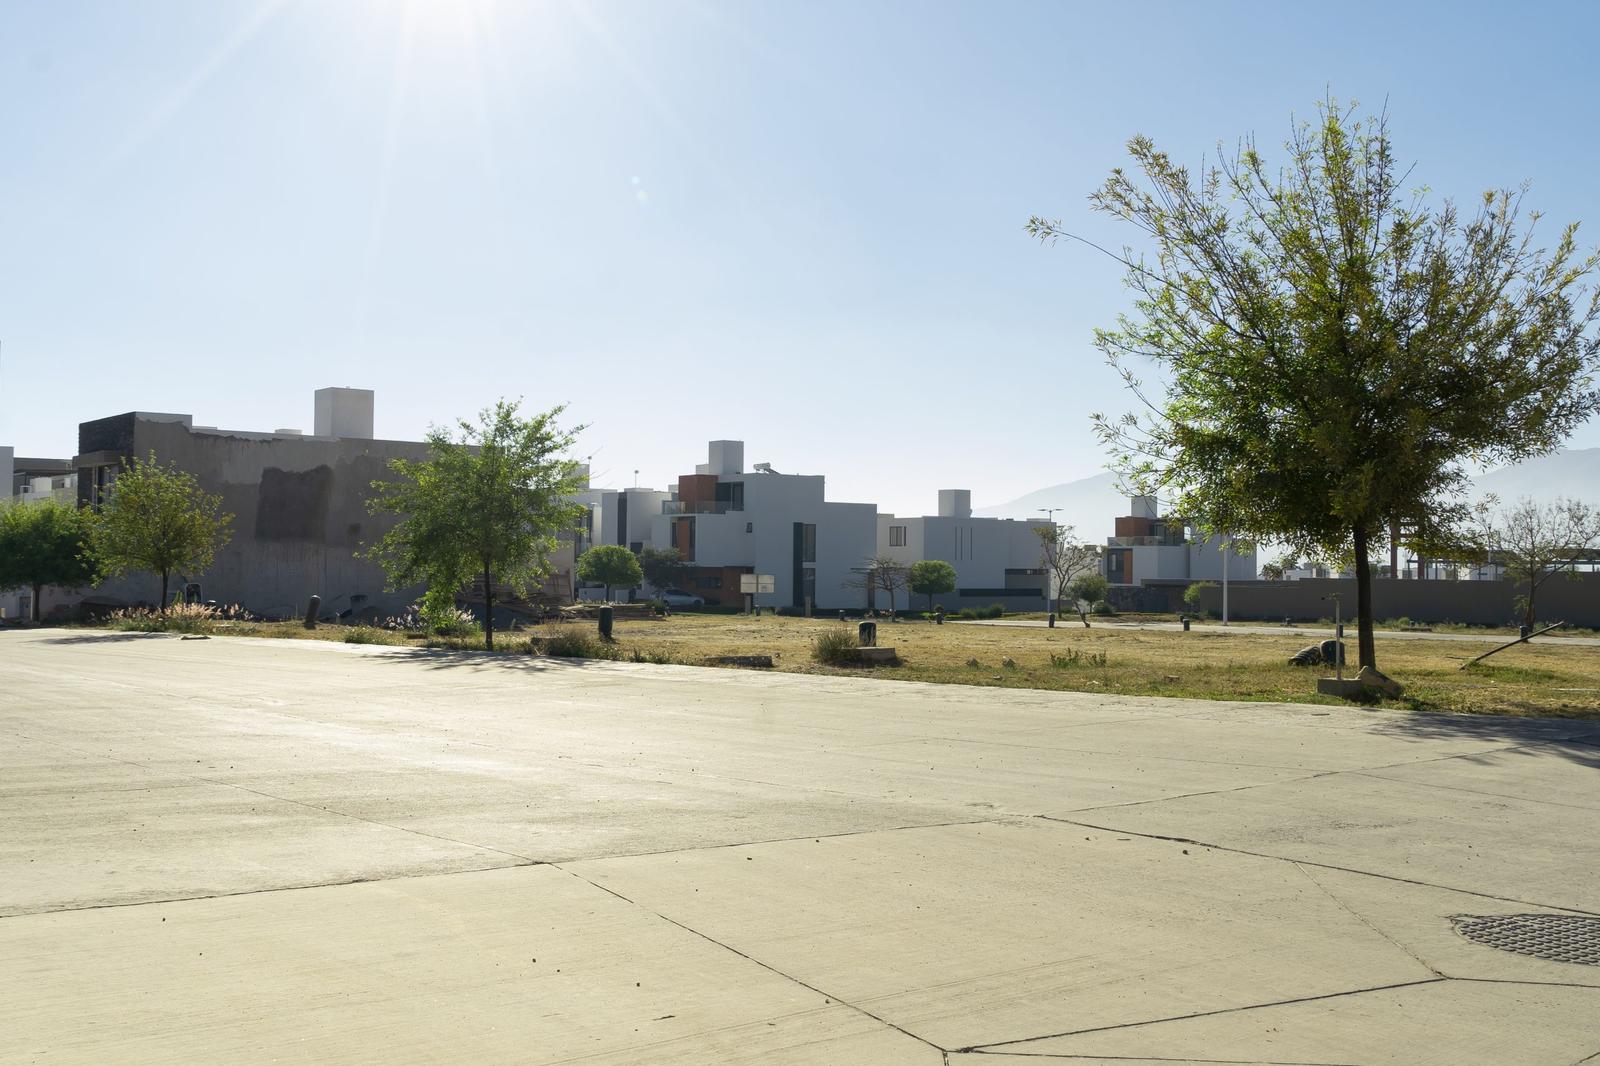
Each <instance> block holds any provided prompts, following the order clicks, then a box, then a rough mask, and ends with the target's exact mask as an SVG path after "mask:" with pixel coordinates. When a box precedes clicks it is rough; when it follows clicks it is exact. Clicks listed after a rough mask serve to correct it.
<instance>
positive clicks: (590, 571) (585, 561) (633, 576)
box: [578, 544, 644, 600]
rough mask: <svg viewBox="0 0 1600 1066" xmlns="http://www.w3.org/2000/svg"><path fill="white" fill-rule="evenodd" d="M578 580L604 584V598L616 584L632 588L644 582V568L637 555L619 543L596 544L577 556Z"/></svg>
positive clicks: (609, 594) (608, 595)
mask: <svg viewBox="0 0 1600 1066" xmlns="http://www.w3.org/2000/svg"><path fill="white" fill-rule="evenodd" d="M578 580H579V581H582V582H583V583H585V584H588V585H604V586H605V587H606V599H608V600H609V599H610V598H611V589H612V588H613V587H614V586H616V585H621V586H622V587H623V588H634V587H636V586H638V585H642V584H644V569H643V568H642V567H640V565H639V558H638V556H636V555H634V554H633V552H631V551H629V550H628V549H627V548H624V547H623V546H622V545H620V544H598V545H596V546H595V547H593V548H590V549H589V550H588V551H586V552H584V553H583V554H582V555H580V556H579V557H578Z"/></svg>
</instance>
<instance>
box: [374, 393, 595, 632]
mask: <svg viewBox="0 0 1600 1066" xmlns="http://www.w3.org/2000/svg"><path fill="white" fill-rule="evenodd" d="M520 406H521V405H520V404H519V403H512V402H507V401H505V400H501V401H499V402H497V403H496V404H495V405H494V406H493V407H491V408H487V409H485V410H483V411H481V412H479V415H478V421H477V422H469V421H467V420H466V419H460V420H458V421H457V423H456V426H455V429H454V431H452V430H451V429H450V428H448V427H443V426H435V427H433V428H431V429H429V431H428V435H427V438H426V440H427V445H428V457H427V458H426V459H420V460H412V459H391V460H390V461H389V469H390V470H391V471H392V472H393V473H394V475H395V478H394V479H393V480H389V481H383V480H380V481H374V482H373V483H372V488H373V493H374V495H373V496H372V498H371V499H370V500H368V502H367V506H368V509H369V510H370V511H371V512H372V513H373V514H394V515H399V516H400V520H399V522H398V523H396V525H395V526H394V528H392V529H391V530H389V532H387V533H385V534H384V535H383V536H382V537H381V538H380V539H379V540H378V541H377V542H376V543H374V544H372V545H371V546H370V547H369V548H368V549H367V552H366V555H367V557H368V558H371V559H374V560H376V561H377V562H379V563H380V564H381V565H382V566H383V568H384V570H385V572H386V573H387V574H388V577H389V583H390V587H391V588H396V589H399V588H407V587H409V586H412V585H416V584H426V585H428V586H429V587H430V588H448V589H451V590H452V591H453V590H455V589H459V588H460V587H461V586H462V585H464V584H466V583H467V582H468V581H470V580H473V579H480V578H481V579H482V581H483V587H484V626H483V633H484V644H485V646H486V647H489V648H493V647H494V603H495V585H496V582H499V583H502V584H504V585H506V586H508V587H509V588H510V589H511V590H512V591H513V592H515V593H516V594H517V595H524V596H525V595H527V594H528V592H529V590H530V589H531V588H532V587H533V586H535V585H537V584H538V583H539V582H540V581H542V580H543V579H544V578H545V576H546V575H548V574H549V572H550V556H551V554H552V553H553V552H554V551H555V550H556V546H557V543H558V541H559V539H560V537H561V536H563V535H564V534H567V533H569V532H571V531H572V530H574V529H576V527H577V524H578V522H579V520H580V519H581V518H582V516H583V510H584V509H583V505H582V504H579V503H575V502H573V500H572V496H573V494H574V493H576V492H578V491H579V490H580V489H581V488H582V484H581V482H580V478H579V469H578V463H577V462H575V461H573V460H572V459H569V458H566V453H567V451H568V450H569V449H570V448H571V447H572V444H573V441H574V439H575V436H576V432H577V431H576V430H566V429H563V428H561V426H560V425H559V424H558V421H557V420H558V419H559V417H560V415H561V413H562V411H563V410H564V408H562V407H554V408H552V409H550V410H549V411H545V412H543V413H541V414H537V415H534V416H533V417H531V418H523V417H521V416H520V415H519V413H518V412H519V408H520Z"/></svg>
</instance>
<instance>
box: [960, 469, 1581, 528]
mask: <svg viewBox="0 0 1600 1066" xmlns="http://www.w3.org/2000/svg"><path fill="white" fill-rule="evenodd" d="M1489 493H1493V494H1494V495H1496V496H1498V497H1499V498H1500V503H1501V505H1502V506H1505V505H1508V504H1511V503H1514V502H1516V501H1517V500H1518V499H1520V498H1521V497H1523V496H1530V497H1532V498H1533V499H1535V500H1540V501H1545V500H1551V499H1554V498H1555V497H1557V496H1565V497H1568V498H1576V499H1580V500H1583V501H1584V502H1586V503H1589V504H1593V505H1595V506H1600V448H1577V449H1573V450H1571V451H1563V452H1556V453H1554V454H1552V455H1546V456H1541V457H1539V458H1537V459H1529V460H1528V461H1527V462H1525V463H1517V464H1515V465H1513V466H1506V467H1501V468H1500V469H1498V470H1491V471H1489V472H1488V473H1485V474H1481V475H1479V476H1478V477H1476V478H1473V480H1472V489H1471V490H1470V492H1469V495H1470V497H1471V498H1472V499H1474V500H1478V499H1482V498H1483V497H1484V496H1485V495H1488V494H1489ZM1047 507H1054V508H1058V509H1059V510H1057V512H1056V515H1055V520H1056V521H1057V522H1060V523H1062V524H1064V525H1071V526H1073V527H1075V528H1076V529H1077V531H1078V534H1079V536H1080V537H1082V538H1083V539H1084V540H1085V541H1095V542H1098V541H1103V540H1104V539H1105V538H1106V537H1109V536H1111V534H1112V532H1113V530H1114V528H1115V521H1116V518H1117V516H1118V515H1124V514H1127V513H1128V498H1127V496H1125V495H1124V494H1123V493H1121V492H1119V491H1118V490H1117V476H1116V475H1115V474H1112V473H1109V472H1108V473H1104V474H1096V475H1094V476H1093V477H1086V478H1081V479H1079V480H1077V481H1067V482H1063V483H1062V484H1060V485H1052V486H1050V487H1049V488H1046V489H1040V490H1038V491H1037V492H1030V493H1028V494H1027V495H1026V496H1019V497H1018V498H1017V499H1015V500H1012V501H1011V502H1010V503H1003V504H999V505H998V506H994V507H982V508H977V509H975V510H974V511H973V514H975V515H978V516H980V517H984V518H1043V517H1044V514H1043V513H1042V510H1043V509H1044V508H1047ZM1163 510H1165V507H1163Z"/></svg>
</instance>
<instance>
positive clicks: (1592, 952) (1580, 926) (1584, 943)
mask: <svg viewBox="0 0 1600 1066" xmlns="http://www.w3.org/2000/svg"><path fill="white" fill-rule="evenodd" d="M1450 920H1451V921H1452V922H1454V923H1455V926H1456V932H1458V933H1460V934H1461V935H1462V936H1464V937H1466V938H1467V939H1468V940H1472V941H1475V942H1477V943H1479V944H1487V945H1488V946H1489V947H1491V948H1499V949H1500V950H1501V951H1513V952H1516V953H1517V954H1518V955H1532V956H1533V957H1534V958H1536V959H1549V960H1550V961H1552V962H1576V963H1580V964H1581V965H1584V966H1600V918H1588V917H1585V916H1583V915H1580V914H1458V915H1455V916H1454V917H1452V918H1451V919H1450Z"/></svg>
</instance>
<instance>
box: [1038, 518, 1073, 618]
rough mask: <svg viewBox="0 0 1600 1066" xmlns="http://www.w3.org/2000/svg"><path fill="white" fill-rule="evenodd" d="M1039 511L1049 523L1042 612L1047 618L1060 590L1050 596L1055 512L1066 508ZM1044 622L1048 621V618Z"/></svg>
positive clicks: (1053, 567)
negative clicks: (1049, 536) (1049, 534)
mask: <svg viewBox="0 0 1600 1066" xmlns="http://www.w3.org/2000/svg"><path fill="white" fill-rule="evenodd" d="M1039 510H1041V511H1043V512H1044V518H1045V521H1046V522H1049V523H1050V533H1051V538H1050V542H1049V547H1047V548H1046V549H1045V552H1044V612H1045V614H1046V615H1047V616H1048V615H1052V614H1055V613H1056V600H1058V599H1060V598H1061V590H1060V589H1054V593H1055V594H1054V595H1051V591H1052V587H1053V586H1054V585H1055V574H1056V568H1055V558H1054V556H1055V551H1056V543H1055V529H1056V512H1057V511H1065V510H1066V508H1065V507H1041V508H1039ZM1046 620H1047V621H1048V618H1047V619H1046ZM1050 624H1051V625H1054V624H1055V623H1054V622H1051V623H1050Z"/></svg>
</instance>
